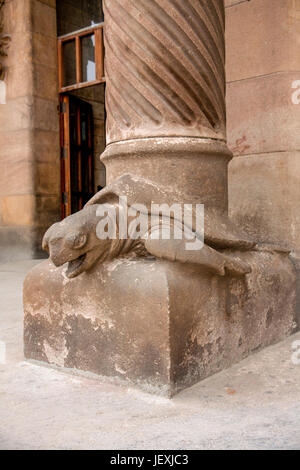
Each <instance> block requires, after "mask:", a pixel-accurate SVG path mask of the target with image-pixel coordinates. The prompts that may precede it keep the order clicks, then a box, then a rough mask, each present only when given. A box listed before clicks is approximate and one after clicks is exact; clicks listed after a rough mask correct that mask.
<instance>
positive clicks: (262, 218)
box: [229, 152, 300, 253]
mask: <svg viewBox="0 0 300 470" xmlns="http://www.w3.org/2000/svg"><path fill="white" fill-rule="evenodd" d="M299 165H300V162H299V152H280V153H274V154H260V155H251V156H247V157H238V158H234V159H233V160H232V161H231V162H230V165H229V213H230V216H231V217H232V219H233V220H235V221H236V222H237V223H238V224H239V225H240V226H241V227H243V228H244V230H245V231H246V232H247V233H248V234H249V236H251V237H252V238H253V239H255V240H257V241H260V242H269V243H270V242H273V243H281V244H282V245H285V246H287V247H289V248H290V249H293V250H296V251H297V252H298V253H300V239H299V230H300V215H299V199H300V181H299V179H300V176H299V175H300V167H299Z"/></svg>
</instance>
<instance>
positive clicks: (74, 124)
mask: <svg viewBox="0 0 300 470" xmlns="http://www.w3.org/2000/svg"><path fill="white" fill-rule="evenodd" d="M60 101H61V103H60V108H61V113H60V124H61V125H60V127H61V132H60V133H61V180H62V218H64V217H67V216H68V215H70V214H73V213H74V212H77V211H79V210H81V209H82V208H83V206H84V205H85V203H86V202H87V201H88V200H89V199H90V198H91V197H92V196H93V193H94V191H93V185H94V177H93V176H94V171H93V113H92V107H91V105H90V104H89V103H86V102H85V101H82V100H80V99H78V98H75V97H73V96H71V95H61V98H60Z"/></svg>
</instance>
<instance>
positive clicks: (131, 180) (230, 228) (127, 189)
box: [86, 174, 255, 250]
mask: <svg viewBox="0 0 300 470" xmlns="http://www.w3.org/2000/svg"><path fill="white" fill-rule="evenodd" d="M121 196H123V197H124V196H126V198H127V204H128V207H129V206H132V205H134V204H143V205H144V206H145V207H146V208H147V211H148V213H149V214H150V213H151V212H150V211H151V205H152V204H169V205H172V204H175V203H176V204H183V203H182V201H180V195H179V194H177V193H176V191H174V190H173V189H171V188H162V187H161V186H159V185H157V184H156V183H154V182H153V181H150V180H147V179H146V178H141V177H139V176H135V175H131V174H124V175H122V176H121V177H120V178H118V179H117V180H115V181H114V182H113V183H110V184H109V185H108V186H106V187H105V188H104V189H102V190H101V191H99V192H98V193H97V194H95V196H94V197H93V198H92V199H90V201H89V202H88V203H87V204H86V206H90V205H92V204H105V203H109V204H118V202H119V198H120V197H121ZM190 204H193V212H195V205H196V204H201V201H191V203H190ZM162 215H166V216H167V215H168V213H165V214H164V211H162ZM194 215H195V214H194ZM193 221H194V223H195V217H193ZM192 229H193V230H194V231H195V229H196V228H195V227H194V226H193V227H192ZM204 234H205V235H204V239H205V243H206V244H207V245H209V246H211V247H215V248H221V249H223V248H224V249H226V248H236V249H242V250H246V249H250V248H252V247H254V246H255V242H254V241H252V240H251V239H250V238H249V237H248V236H247V235H245V234H244V233H243V232H242V231H241V230H240V229H239V228H238V227H236V225H235V224H234V223H233V222H232V221H231V220H230V219H229V218H228V216H227V215H226V214H219V213H217V212H216V211H212V210H211V209H205V207H204Z"/></svg>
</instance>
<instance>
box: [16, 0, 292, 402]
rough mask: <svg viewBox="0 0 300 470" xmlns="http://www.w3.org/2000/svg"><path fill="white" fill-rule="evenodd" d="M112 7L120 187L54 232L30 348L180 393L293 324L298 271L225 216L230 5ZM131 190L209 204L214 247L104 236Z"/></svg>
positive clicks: (109, 49) (30, 314) (114, 152)
mask: <svg viewBox="0 0 300 470" xmlns="http://www.w3.org/2000/svg"><path fill="white" fill-rule="evenodd" d="M104 7H105V8H104V10H105V21H106V26H105V45H106V78H107V93H106V98H107V99H106V106H107V115H108V118H107V140H108V146H107V148H106V150H105V152H104V154H103V157H102V160H103V162H104V163H105V165H106V167H107V178H108V183H109V186H108V188H107V189H105V190H103V191H102V192H100V193H98V194H97V195H96V196H95V197H94V198H93V199H92V200H91V201H90V203H89V204H88V205H87V207H86V208H85V209H84V210H83V211H81V212H79V213H77V214H75V215H74V216H72V217H70V218H68V219H66V220H65V221H64V222H62V223H60V224H58V225H54V226H53V227H51V228H50V229H49V231H48V232H47V233H46V235H45V238H44V248H45V249H47V250H49V252H50V257H51V259H52V260H53V262H54V264H55V265H56V266H57V268H56V269H55V268H54V266H53V265H52V264H51V263H50V262H46V263H45V264H43V265H40V266H39V267H37V268H35V269H34V270H33V271H32V272H31V273H30V274H29V275H28V277H27V279H26V281H25V287H24V308H25V329H24V340H25V355H26V357H27V358H31V359H36V360H41V361H44V362H49V363H52V364H56V365H59V366H62V367H70V368H77V369H82V370H87V371H90V372H94V373H97V374H100V375H107V376H111V377H119V378H125V379H126V380H130V381H131V382H133V383H135V384H137V385H139V386H142V387H143V388H144V389H146V390H148V391H154V392H156V393H161V394H165V395H172V394H174V393H176V391H178V390H180V389H182V388H185V387H187V386H190V385H192V384H193V383H195V382H196V381H198V380H201V379H203V378H205V377H207V376H208V375H210V374H212V373H214V372H217V371H218V370H221V369H222V368H225V367H227V366H229V365H230V364H232V363H233V362H236V361H238V360H240V359H242V358H243V357H245V356H247V355H248V354H250V353H251V352H253V351H256V350H257V349H259V348H261V347H263V346H266V345H268V344H271V343H272V342H275V341H278V340H280V339H282V338H284V337H285V336H286V335H288V334H290V333H291V332H293V331H295V330H296V328H297V327H298V326H299V325H297V321H296V320H297V316H296V287H297V286H296V276H295V268H294V265H293V263H292V262H291V261H290V260H289V259H288V254H287V253H283V252H278V251H276V249H274V248H272V249H268V248H266V247H264V248H262V247H259V246H257V245H255V243H254V242H253V241H251V240H249V239H248V237H244V236H241V240H240V241H242V243H241V244H239V245H237V244H236V240H237V239H239V237H236V234H237V233H240V230H239V228H238V227H236V226H235V225H234V223H233V222H232V221H230V219H229V218H228V214H227V212H228V186H227V185H228V163H229V160H230V159H231V156H232V155H231V152H230V151H229V150H228V148H227V146H226V142H225V139H226V137H225V67H224V58H225V46H224V23H225V18H224V3H223V1H222V0H211V1H210V2H207V1H206V0H190V1H189V2H181V1H179V0H178V1H177V0H172V1H171V0H157V1H156V2H154V3H153V4H151V7H150V6H149V1H148V0H139V2H136V1H134V0H124V1H122V2H120V1H119V0H105V1H104ZM39 101H40V103H41V102H42V100H39ZM35 109H36V108H35ZM247 119H250V118H249V115H246V116H245V121H244V122H246V120H247ZM45 122H46V120H45ZM42 124H43V120H42ZM50 124H51V123H50ZM127 173H130V174H131V183H130V184H129V183H128V181H124V179H123V178H124V177H125V174H127ZM146 179H147V182H146ZM120 182H121V183H120ZM119 183H120V187H118V184H119ZM113 188H114V189H113ZM122 192H123V195H129V196H130V197H131V200H132V202H135V203H140V204H144V203H146V206H147V207H148V205H149V204H151V202H157V203H164V202H166V203H169V204H172V203H174V202H177V203H181V204H183V203H188V204H195V203H202V204H204V205H205V213H206V220H205V236H204V239H205V243H204V248H203V251H202V252H201V251H199V253H197V254H195V255H194V256H193V255H192V254H191V253H188V252H187V251H186V252H183V250H182V246H181V245H180V247H179V248H180V249H178V250H177V248H178V246H177V247H175V248H174V243H173V241H174V240H166V241H165V240H164V241H163V243H162V242H161V240H157V245H156V246H155V247H154V246H153V244H151V239H150V241H149V239H147V238H146V242H144V244H143V243H142V244H141V245H142V246H141V245H138V246H136V245H134V246H132V245H131V242H132V240H131V239H129V240H126V241H124V240H122V237H118V236H117V238H116V240H113V242H112V241H111V240H105V243H102V242H101V241H99V239H96V235H95V226H96V221H95V218H94V215H95V212H96V208H95V207H93V206H94V205H95V204H97V203H101V202H107V203H110V204H115V203H116V199H118V195H122ZM129 202H130V201H129ZM91 215H92V219H91V218H90V216H91ZM77 229H78V230H77ZM193 230H195V229H193ZM195 234H196V235H197V233H194V235H195ZM121 240H122V242H124V245H125V246H126V243H127V242H128V244H129V248H130V249H129V250H127V251H126V250H123V249H122V248H123V247H124V245H122V244H121V245H120V246H121V249H119V248H120V246H119V244H120V241H121ZM241 247H242V248H241ZM131 248H133V249H131ZM138 248H139V249H140V248H142V250H141V251H138ZM206 250H207V251H208V252H209V253H211V252H212V253H213V256H214V257H217V258H218V259H221V260H222V262H221V264H220V265H219V264H218V263H211V262H209V261H211V259H209V256H207V257H206ZM210 250H211V251H210ZM242 250H243V251H242ZM96 255H97V256H96ZM115 258H117V259H115ZM228 259H229V260H231V261H232V263H233V264H234V265H235V266H236V264H238V265H239V267H242V268H243V269H240V271H239V270H237V271H238V272H236V270H235V269H231V268H232V265H230V263H229V264H227V263H228ZM214 260H215V258H214ZM63 263H68V267H67V270H66V268H65V267H64V266H62V265H63ZM235 263H236V264H235ZM212 264H213V267H215V266H216V265H217V267H218V268H220V269H211V268H212ZM70 278H72V279H70Z"/></svg>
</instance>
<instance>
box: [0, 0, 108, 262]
mask: <svg viewBox="0 0 300 470" xmlns="http://www.w3.org/2000/svg"><path fill="white" fill-rule="evenodd" d="M3 17H4V24H3V30H4V31H5V32H6V33H8V34H9V35H10V36H11V42H10V48H9V54H8V56H7V57H4V58H3V59H2V58H1V62H2V63H3V65H4V66H5V68H6V75H5V80H4V82H2V83H3V86H5V88H6V103H5V104H0V260H2V261H3V260H6V259H9V260H10V259H18V258H28V257H40V256H41V255H42V254H43V253H42V252H41V239H42V236H43V234H44V232H45V231H46V230H47V228H48V227H49V226H50V225H52V224H53V223H54V222H55V221H57V220H59V219H60V211H61V176H60V148H59V110H58V104H59V102H58V79H57V24H56V1H55V0H6V2H5V5H4V7H3ZM1 89H2V88H1ZM1 89H0V91H1ZM1 96H2V100H0V103H1V102H3V101H4V100H3V92H2V94H1ZM77 96H79V97H81V98H82V99H86V100H87V101H89V102H91V104H92V106H93V113H94V119H95V139H94V147H95V191H96V190H97V186H98V185H101V186H103V185H104V184H105V169H104V167H103V165H102V164H101V163H100V161H99V155H100V153H101V152H102V150H103V149H104V147H105V129H104V113H105V111H104V85H103V86H99V87H97V89H96V87H95V88H94V89H87V90H81V91H78V92H77Z"/></svg>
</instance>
